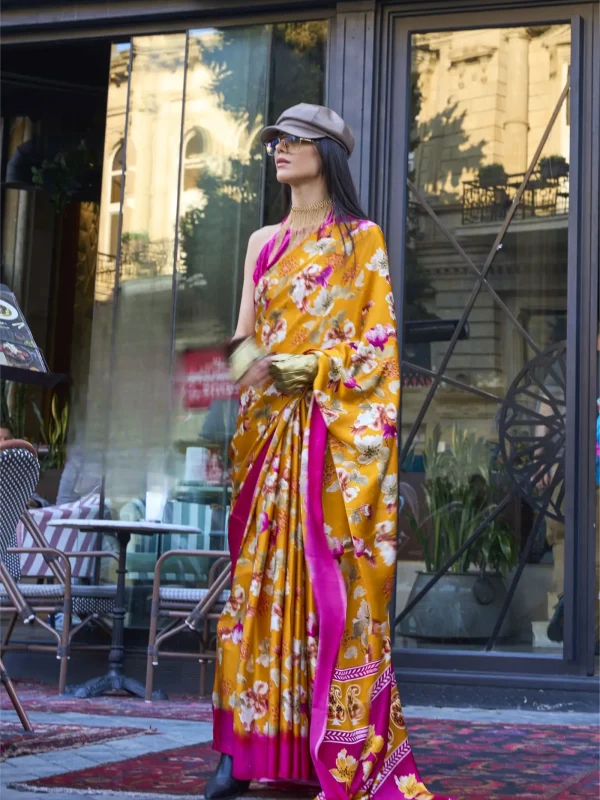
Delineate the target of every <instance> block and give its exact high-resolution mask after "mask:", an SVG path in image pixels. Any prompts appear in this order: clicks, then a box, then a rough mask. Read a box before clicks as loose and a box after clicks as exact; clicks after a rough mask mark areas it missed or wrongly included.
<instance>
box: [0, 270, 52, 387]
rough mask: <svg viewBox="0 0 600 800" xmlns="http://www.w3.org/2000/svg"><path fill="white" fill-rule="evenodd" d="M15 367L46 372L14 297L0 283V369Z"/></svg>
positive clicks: (38, 350)
mask: <svg viewBox="0 0 600 800" xmlns="http://www.w3.org/2000/svg"><path fill="white" fill-rule="evenodd" d="M2 367H17V368H19V369H22V370H29V371H30V372H48V365H47V364H46V360H45V358H44V356H43V354H42V352H41V350H40V349H39V348H38V346H37V345H36V343H35V341H34V339H33V336H32V335H31V331H30V330H29V325H28V324H27V322H25V317H24V316H23V314H22V313H21V309H20V308H19V304H18V303H17V300H16V297H15V296H14V294H13V293H12V292H11V291H10V289H9V288H8V286H5V285H4V284H3V283H0V370H1V369H2Z"/></svg>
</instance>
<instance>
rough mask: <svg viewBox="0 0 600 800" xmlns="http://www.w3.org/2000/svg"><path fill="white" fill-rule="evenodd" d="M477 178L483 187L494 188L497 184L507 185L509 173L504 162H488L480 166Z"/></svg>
mask: <svg viewBox="0 0 600 800" xmlns="http://www.w3.org/2000/svg"><path fill="white" fill-rule="evenodd" d="M477 178H478V180H479V185H480V186H481V188H482V189H493V188H495V187H497V186H506V182H507V180H508V175H507V174H506V171H505V169H504V167H503V166H502V164H486V165H485V166H483V167H479V171H478V173H477Z"/></svg>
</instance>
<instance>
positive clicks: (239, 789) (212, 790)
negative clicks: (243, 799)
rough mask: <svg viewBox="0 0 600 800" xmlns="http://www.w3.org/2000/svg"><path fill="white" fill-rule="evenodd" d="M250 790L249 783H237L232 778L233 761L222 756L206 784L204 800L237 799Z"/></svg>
mask: <svg viewBox="0 0 600 800" xmlns="http://www.w3.org/2000/svg"><path fill="white" fill-rule="evenodd" d="M249 788H250V781H239V780H238V779H237V778H234V777H233V759H232V758H231V756H226V755H225V754H223V755H222V756H221V758H220V760H219V764H218V765H217V769H216V770H215V774H214V775H213V776H212V778H211V779H210V780H209V782H208V783H207V784H206V789H205V790H204V797H205V798H206V800H225V798H229V797H239V796H240V795H241V794H244V793H245V792H247V791H248V789H249Z"/></svg>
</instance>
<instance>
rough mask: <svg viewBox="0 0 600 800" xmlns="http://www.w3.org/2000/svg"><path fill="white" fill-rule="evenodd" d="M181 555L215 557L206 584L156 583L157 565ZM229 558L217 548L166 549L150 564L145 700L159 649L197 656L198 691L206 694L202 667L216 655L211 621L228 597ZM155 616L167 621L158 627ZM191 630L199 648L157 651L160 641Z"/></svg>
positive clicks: (184, 656) (166, 653) (186, 656)
mask: <svg viewBox="0 0 600 800" xmlns="http://www.w3.org/2000/svg"><path fill="white" fill-rule="evenodd" d="M181 556H189V557H199V558H216V561H215V563H214V564H213V565H212V566H211V568H210V571H209V574H208V588H206V589H189V588H186V587H181V586H162V587H161V585H160V573H161V568H162V566H163V564H164V563H165V561H167V560H168V559H170V558H177V557H181ZM230 582H231V559H230V557H229V555H228V554H226V553H223V551H221V550H168V551H167V552H166V553H163V555H162V556H161V557H160V558H159V559H158V561H157V562H156V566H155V568H154V584H153V587H152V605H151V609H150V636H149V639H148V661H147V667H146V700H151V699H152V684H153V681H154V670H155V668H156V667H157V666H158V656H159V652H160V654H161V655H162V656H166V657H168V658H180V659H194V660H195V659H198V660H199V661H200V695H201V696H203V695H205V694H206V667H207V664H208V662H209V661H214V660H215V658H216V655H217V654H216V646H215V644H214V643H215V641H216V632H213V631H212V630H211V622H215V621H216V620H218V619H219V617H220V615H221V611H222V610H223V606H224V605H225V602H226V601H227V599H228V598H229V584H230ZM159 617H167V618H168V619H170V622H168V623H167V625H166V626H165V627H164V628H163V629H162V630H161V631H160V633H159V631H158V619H159ZM185 630H192V631H195V632H196V633H197V634H198V640H199V644H200V651H199V652H198V650H196V651H194V652H190V651H187V652H186V651H173V650H171V651H165V650H163V651H161V650H160V647H161V645H162V643H163V642H165V641H166V640H167V639H170V638H171V637H172V636H175V634H177V633H179V632H180V631H185Z"/></svg>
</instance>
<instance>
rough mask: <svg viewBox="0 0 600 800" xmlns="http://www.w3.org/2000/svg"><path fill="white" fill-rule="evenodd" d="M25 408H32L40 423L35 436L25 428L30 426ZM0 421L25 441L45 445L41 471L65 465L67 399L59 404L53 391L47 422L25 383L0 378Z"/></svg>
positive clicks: (67, 424) (15, 435) (67, 426)
mask: <svg viewBox="0 0 600 800" xmlns="http://www.w3.org/2000/svg"><path fill="white" fill-rule="evenodd" d="M28 409H29V410H31V411H32V412H33V415H34V416H35V418H36V420H37V422H38V425H39V428H38V431H37V434H36V435H35V436H34V437H32V436H29V435H28V429H30V426H29V425H28V424H27V411H28ZM0 421H1V422H2V424H3V425H5V426H7V427H8V428H10V431H11V433H12V435H13V436H14V438H15V439H24V440H25V441H31V440H32V439H33V444H35V445H40V444H43V445H46V446H47V448H48V452H47V455H46V456H45V458H43V459H42V460H41V462H40V466H41V468H42V471H43V470H46V469H54V468H62V467H64V465H65V461H66V453H67V434H68V430H69V403H68V401H65V402H64V403H63V405H62V407H61V406H60V404H59V401H58V397H57V396H56V394H54V395H53V396H52V402H51V407H50V420H49V422H48V425H47V426H46V423H45V421H44V418H43V416H42V412H41V411H40V409H39V406H38V405H37V403H36V402H35V401H34V400H33V399H32V398H31V397H30V394H29V390H28V387H27V386H25V384H22V383H13V382H11V381H6V380H0Z"/></svg>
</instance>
